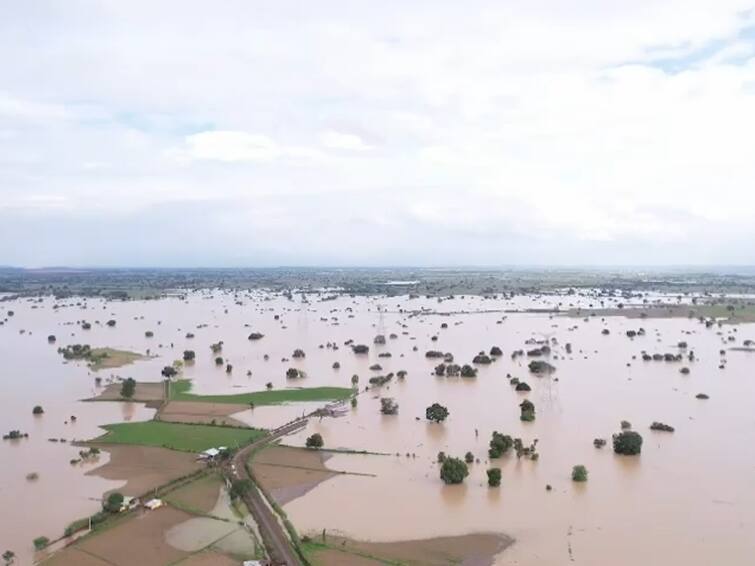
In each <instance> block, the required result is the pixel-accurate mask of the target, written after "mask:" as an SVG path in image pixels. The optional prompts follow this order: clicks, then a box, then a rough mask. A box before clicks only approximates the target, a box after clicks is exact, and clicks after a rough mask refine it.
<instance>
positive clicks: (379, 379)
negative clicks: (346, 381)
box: [369, 373, 393, 387]
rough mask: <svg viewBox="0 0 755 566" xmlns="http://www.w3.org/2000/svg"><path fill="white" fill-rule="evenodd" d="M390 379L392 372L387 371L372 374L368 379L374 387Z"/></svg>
mask: <svg viewBox="0 0 755 566" xmlns="http://www.w3.org/2000/svg"><path fill="white" fill-rule="evenodd" d="M391 379H393V374H392V373H389V374H388V375H373V376H372V377H371V378H370V379H369V383H370V385H374V386H376V387H381V386H383V385H385V384H386V383H388V382H389V381H390V380H391Z"/></svg>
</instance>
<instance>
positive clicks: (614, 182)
mask: <svg viewBox="0 0 755 566" xmlns="http://www.w3.org/2000/svg"><path fill="white" fill-rule="evenodd" d="M516 264H526V265H537V264H542V265H570V264H579V265H585V264H590V265H619V264H621V265H631V264H641V265H654V264H656V265H663V264H687V265H689V264H692V265H704V264H739V265H752V264H755V0H707V1H700V0H635V1H633V2H626V1H623V0H622V1H617V0H572V1H570V2H564V1H562V0H546V1H537V0H533V1H530V2H522V1H509V0H498V1H494V2H483V1H474V0H470V1H466V2H458V1H443V0H433V1H429V2H422V1H400V2H399V1H393V0H381V1H379V2H377V1H359V0H348V1H330V0H318V1H317V2H313V1H311V0H309V1H307V0H304V1H301V2H293V1H288V0H278V1H276V2H262V1H254V0H239V1H231V0H215V1H213V2H206V1H202V2H195V1H192V0H180V1H167V0H162V1H160V2H154V1H142V0H129V1H128V2H124V1H122V0H113V1H105V0H103V1H78V0H65V1H46V0H35V1H34V2H10V1H8V2H2V3H0V265H16V266H52V265H55V266H62V265H67V266H154V267H173V266H207V267H213V266H218V267H224V266H276V265H309V266H311V265H328V266H337V265H360V266H380V265H390V266H401V265H409V266H415V265H416V266H426V265H427V266H433V265H443V266H453V265H486V266H496V265H516Z"/></svg>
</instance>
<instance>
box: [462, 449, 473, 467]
mask: <svg viewBox="0 0 755 566" xmlns="http://www.w3.org/2000/svg"><path fill="white" fill-rule="evenodd" d="M464 461H465V462H466V463H467V464H471V463H472V462H474V454H472V453H471V452H467V453H466V454H464Z"/></svg>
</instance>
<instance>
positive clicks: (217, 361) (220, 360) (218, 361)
mask: <svg viewBox="0 0 755 566" xmlns="http://www.w3.org/2000/svg"><path fill="white" fill-rule="evenodd" d="M215 365H216V366H222V365H223V357H222V356H218V357H217V358H215Z"/></svg>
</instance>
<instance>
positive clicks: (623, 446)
mask: <svg viewBox="0 0 755 566" xmlns="http://www.w3.org/2000/svg"><path fill="white" fill-rule="evenodd" d="M613 451H614V452H616V454H624V455H627V456H633V455H635V454H639V453H640V452H642V436H640V433H638V432H635V431H633V430H623V431H621V432H619V433H618V434H614V435H613Z"/></svg>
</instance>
